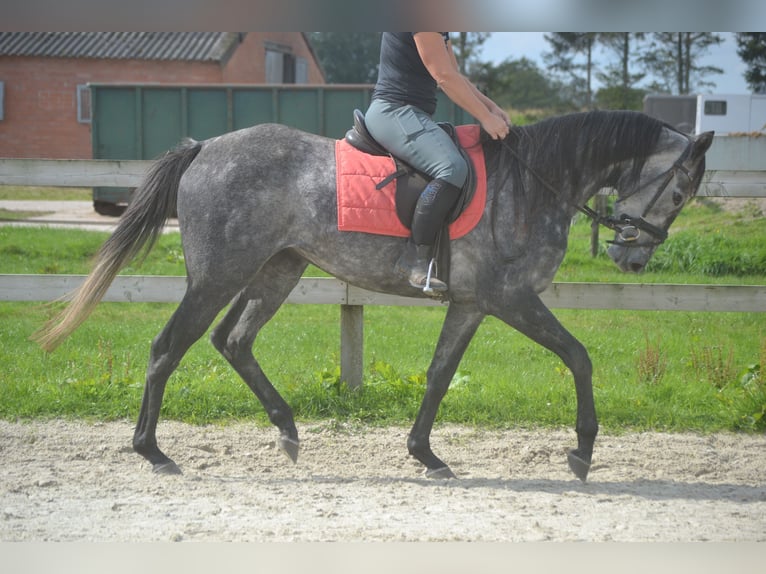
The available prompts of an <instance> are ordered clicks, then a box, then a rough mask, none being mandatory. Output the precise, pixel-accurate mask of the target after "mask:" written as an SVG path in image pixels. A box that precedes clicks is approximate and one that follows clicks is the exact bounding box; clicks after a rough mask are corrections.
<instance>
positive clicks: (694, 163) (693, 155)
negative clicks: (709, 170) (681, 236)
mask: <svg viewBox="0 0 766 574" xmlns="http://www.w3.org/2000/svg"><path fill="white" fill-rule="evenodd" d="M665 132H666V133H665V134H664V135H663V138H661V140H660V143H659V144H658V146H657V150H658V151H657V152H656V153H655V154H654V155H652V156H650V157H649V158H648V159H647V161H646V163H645V164H644V166H643V169H642V170H641V173H640V176H639V177H638V178H636V179H635V181H634V183H633V184H632V185H631V186H629V187H628V188H627V189H624V190H622V189H621V190H620V193H619V196H618V199H617V202H616V203H615V205H614V218H613V219H612V224H613V225H612V227H613V228H615V230H616V234H615V239H614V241H613V242H612V245H611V246H610V247H609V249H608V250H607V253H608V254H609V257H611V259H612V261H614V262H615V263H616V264H617V266H618V267H619V268H620V269H621V270H622V271H629V272H633V273H639V272H641V271H643V270H644V267H646V264H647V262H648V261H649V259H650V258H651V256H652V254H653V253H654V250H655V249H656V248H657V246H659V245H660V244H661V243H662V242H663V241H665V239H666V238H667V230H668V228H669V227H670V224H671V223H673V220H674V219H675V218H676V216H677V215H678V213H679V212H680V211H681V208H682V207H683V206H684V205H685V204H686V203H687V202H688V201H689V199H691V198H692V197H693V196H694V195H695V194H696V193H697V190H698V189H699V186H700V183H701V182H702V175H703V173H704V171H705V152H706V151H707V150H708V148H709V147H710V144H711V143H712V142H713V132H706V133H703V134H700V135H699V136H696V137H690V136H687V135H685V134H682V133H680V132H677V131H674V130H671V129H669V128H665Z"/></svg>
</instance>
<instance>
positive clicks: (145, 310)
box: [0, 203, 766, 432]
mask: <svg viewBox="0 0 766 574" xmlns="http://www.w3.org/2000/svg"><path fill="white" fill-rule="evenodd" d="M763 222H764V220H763V218H758V217H754V216H753V215H752V214H750V215H748V214H747V213H745V214H739V215H737V214H728V213H724V212H720V211H719V210H717V209H715V208H714V207H713V206H709V205H705V204H702V203H699V204H698V205H695V206H693V207H690V209H688V210H686V212H684V214H682V216H681V217H679V220H678V222H677V223H676V225H675V227H674V232H673V233H672V235H671V238H670V239H669V240H668V242H667V243H666V244H665V245H664V246H662V247H661V248H660V250H659V251H658V253H657V254H656V256H655V259H656V260H659V262H658V263H657V269H656V270H653V268H650V269H649V271H648V272H647V273H645V274H644V275H641V276H626V275H624V274H621V273H620V272H619V271H616V270H614V266H613V264H612V263H611V262H610V261H608V258H606V256H604V255H603V254H600V255H599V256H598V257H597V258H595V259H593V258H591V257H590V255H589V225H588V224H587V223H586V222H579V223H577V224H576V225H575V226H574V228H573V231H572V236H571V243H570V249H569V252H568V254H567V257H566V259H565V261H564V264H563V265H562V268H561V270H560V272H559V274H558V276H557V280H559V281H615V282H617V281H619V282H631V281H635V282H672V283H735V284H743V283H751V284H764V282H766V266H760V267H759V266H758V265H756V266H753V264H752V261H763V260H764V259H763V258H764V251H765V250H766V237H765V236H766V226H764V225H763ZM716 237H719V239H715V241H714V238H716ZM105 238H106V234H103V233H96V232H87V231H83V232H77V231H65V230H41V229H33V228H7V227H6V228H0V273H85V272H86V271H87V270H88V266H89V263H88V261H89V259H90V258H91V257H92V256H93V254H94V253H95V252H96V250H97V249H98V247H99V246H100V245H101V243H102V242H103V240H104V239H105ZM604 238H605V237H602V239H604ZM694 238H696V239H697V240H698V241H700V242H703V241H711V242H712V243H711V245H714V246H715V247H716V251H715V252H708V251H706V250H697V251H696V252H695V253H693V254H691V255H690V254H689V253H688V251H689V249H688V248H682V247H679V246H680V245H687V246H688V245H691V246H694V245H696V244H695V243H694V242H693V241H692V240H693V239H694ZM683 242H686V243H683ZM719 250H720V251H721V254H719V253H718V251H719ZM666 252H667V253H666ZM744 254H747V257H745V256H744ZM692 255H693V256H692ZM663 258H664V261H663ZM716 261H718V262H719V263H716ZM721 261H724V262H725V263H726V265H725V266H723V265H721V264H720V262H721ZM126 273H129V274H163V275H174V274H183V255H182V252H181V249H180V242H179V237H178V235H177V234H168V235H165V236H163V237H162V238H161V239H160V242H159V244H158V246H157V247H156V248H155V250H154V251H153V252H152V254H151V255H150V256H149V258H148V259H147V260H146V262H145V263H144V264H143V266H141V267H135V268H130V269H128V270H126ZM311 274H314V275H317V274H321V273H319V272H318V271H317V270H312V272H311ZM174 308H175V305H166V304H131V303H107V304H102V305H100V306H99V307H98V308H97V310H96V311H95V313H94V314H93V316H91V318H90V319H89V320H88V321H87V322H86V323H85V324H84V325H83V326H82V327H81V328H80V329H79V330H78V331H76V332H75V333H74V334H73V335H72V336H71V337H70V338H69V339H68V340H67V341H66V342H65V343H64V344H63V345H62V347H60V348H59V349H58V350H57V351H56V352H55V353H53V354H50V355H46V354H45V353H43V352H42V351H40V350H39V349H38V348H37V347H36V346H35V345H34V344H33V343H31V342H30V341H29V340H28V337H29V335H30V334H31V333H32V332H33V331H34V330H35V329H37V328H38V327H39V326H40V325H41V324H42V323H43V322H44V321H45V318H46V317H47V316H48V314H49V312H50V311H49V310H48V309H47V308H46V307H45V306H41V305H38V304H28V303H0V345H2V348H3V353H2V359H0V417H2V418H6V419H14V418H16V417H20V418H34V417H40V418H47V417H84V418H93V419H119V418H125V417H127V418H131V419H132V418H135V416H136V415H137V412H138V407H139V404H140V399H141V393H142V387H143V377H144V371H145V368H146V359H147V356H148V351H149V345H150V343H151V340H152V338H153V337H154V336H155V335H156V334H157V332H159V330H160V329H161V328H162V326H163V325H164V324H165V322H166V321H167V320H168V318H169V317H170V315H171V313H172V312H173V310H174ZM444 313H445V310H444V309H443V308H404V307H375V306H369V307H366V308H365V357H364V364H365V381H364V385H363V387H362V388H361V389H359V390H357V391H350V390H349V389H347V388H346V387H345V385H343V384H342V383H341V382H340V380H339V367H338V363H339V357H338V355H339V339H340V331H339V311H338V309H337V307H335V306H323V305H285V306H283V307H282V309H280V311H279V312H278V313H277V315H276V316H275V317H274V319H273V320H272V321H271V322H270V323H269V324H268V325H267V326H266V327H265V328H264V329H263V331H262V333H261V334H260V336H259V338H258V340H257V341H256V344H255V353H256V356H257V357H258V358H259V360H260V361H261V365H262V367H263V369H264V371H265V372H266V373H268V375H269V376H270V378H271V379H272V381H273V382H274V384H275V386H276V387H277V388H278V390H279V391H280V392H281V393H282V394H283V396H284V397H285V398H286V400H287V401H288V402H289V403H290V405H291V406H292V407H293V409H294V411H295V414H296V416H297V418H298V419H299V420H304V421H305V420H317V419H327V418H332V419H337V420H354V421H363V422H366V423H370V424H390V423H400V424H409V423H411V422H412V420H413V418H414V416H415V414H416V412H417V409H418V407H419V403H420V400H421V398H422V394H423V391H424V389H425V371H426V369H427V367H428V364H429V362H430V359H431V355H432V353H433V349H434V346H435V344H436V340H437V338H438V334H439V329H440V327H441V321H442V319H443V317H444ZM556 315H557V316H558V317H559V318H560V319H561V321H562V323H564V325H566V326H567V327H568V328H569V329H570V330H571V331H572V332H573V334H574V335H575V336H577V337H578V338H579V339H580V340H581V341H582V342H583V344H584V345H585V346H586V347H587V348H588V350H589V352H590V354H591V358H592V360H593V364H594V377H593V383H594V393H595V398H596V405H597V409H598V412H599V417H600V420H601V423H602V428H604V429H607V430H609V431H611V432H618V431H620V430H623V429H642V430H645V429H654V430H658V429H661V430H669V431H681V430H698V431H704V432H711V431H717V430H750V431H753V430H764V429H765V428H766V417H765V416H764V409H766V384H765V383H764V377H763V375H762V371H761V365H763V364H764V361H766V321H765V320H764V316H763V315H762V314H757V313H749V314H748V313H684V312H673V313H657V312H630V311H582V310H556ZM163 417H167V418H173V419H178V420H184V421H190V422H194V423H210V422H225V421H230V420H239V419H248V420H253V421H256V422H258V423H263V424H266V423H267V419H266V416H265V415H264V414H263V410H262V408H261V407H260V405H259V404H258V403H257V401H256V400H255V398H254V397H253V396H252V394H251V393H250V391H249V390H248V389H247V387H246V386H245V385H244V384H243V383H242V381H241V380H239V379H238V377H237V376H236V374H235V373H234V372H233V370H232V369H231V368H230V366H229V365H228V363H226V361H225V360H224V359H223V358H222V357H221V356H220V355H219V354H218V353H217V352H216V351H215V350H214V349H213V348H212V346H211V345H210V344H209V342H208V341H207V340H205V339H203V340H201V341H199V342H198V343H197V344H195V345H194V346H193V347H192V349H191V350H190V352H189V353H188V354H187V356H186V357H185V358H184V360H183V362H182V363H181V366H180V367H179V368H178V370H177V371H176V373H175V374H174V375H173V377H172V378H171V380H170V382H169V384H168V388H167V392H166V399H165V403H164V405H163ZM574 418H575V397H574V389H573V383H572V379H571V374H570V373H568V372H567V370H566V368H565V367H564V365H563V364H562V362H561V360H560V359H559V358H558V357H556V356H555V355H553V354H551V353H549V352H548V351H546V350H544V349H543V348H542V347H539V346H537V345H535V344H534V343H532V342H531V341H530V340H528V339H526V338H524V337H522V336H521V335H519V334H518V333H516V332H515V331H513V330H512V329H510V328H508V327H507V326H505V325H504V324H502V323H501V322H500V321H498V320H496V319H494V318H487V319H486V320H485V321H484V323H483V324H482V326H481V327H480V329H479V332H478V333H477V335H476V337H475V338H474V340H473V342H472V343H471V346H470V347H469V349H468V351H467V353H466V355H465V357H464V359H463V361H462V363H461V365H460V368H459V371H458V373H457V375H456V377H455V379H454V381H453V384H452V387H451V390H450V392H449V393H448V395H447V397H446V398H445V400H444V403H443V405H442V408H441V410H440V414H439V420H441V421H451V422H459V423H466V424H480V425H488V426H495V427H504V426H513V425H520V426H541V425H542V426H566V427H571V426H572V425H573V424H574Z"/></svg>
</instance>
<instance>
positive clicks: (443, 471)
mask: <svg viewBox="0 0 766 574" xmlns="http://www.w3.org/2000/svg"><path fill="white" fill-rule="evenodd" d="M426 478H437V479H438V478H457V477H456V476H455V474H454V473H453V472H452V471H451V470H450V468H449V467H448V466H443V467H441V468H429V469H428V470H426Z"/></svg>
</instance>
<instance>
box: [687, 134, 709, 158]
mask: <svg viewBox="0 0 766 574" xmlns="http://www.w3.org/2000/svg"><path fill="white" fill-rule="evenodd" d="M714 134H715V132H704V133H701V134H700V135H698V136H697V137H696V138H694V147H693V148H692V155H691V159H692V160H697V159H699V158H701V157H702V156H703V155H704V154H705V152H706V151H707V150H708V149H710V146H711V144H712V143H713V135H714Z"/></svg>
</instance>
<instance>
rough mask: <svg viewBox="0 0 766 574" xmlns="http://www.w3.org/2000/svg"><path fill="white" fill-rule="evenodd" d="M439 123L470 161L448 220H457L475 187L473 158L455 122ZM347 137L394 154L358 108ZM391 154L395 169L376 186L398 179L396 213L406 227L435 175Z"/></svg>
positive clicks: (375, 150)
mask: <svg viewBox="0 0 766 574" xmlns="http://www.w3.org/2000/svg"><path fill="white" fill-rule="evenodd" d="M438 125H439V127H441V128H442V129H443V130H444V131H445V132H446V133H447V134H448V135H449V136H450V137H451V138H452V141H453V142H454V143H455V145H456V146H457V148H458V149H459V150H460V154H461V155H462V156H463V159H464V160H465V162H466V164H467V165H468V177H467V178H466V182H465V184H464V185H463V189H462V190H461V193H460V196H459V198H458V200H457V202H456V204H455V207H454V208H453V209H452V211H451V212H450V214H449V217H448V220H447V221H446V222H445V223H447V224H449V223H452V222H453V221H455V220H456V219H457V218H458V217H459V216H460V214H461V213H462V212H463V210H464V209H465V208H466V207H467V206H468V204H469V203H470V202H471V198H472V197H473V194H474V192H475V191H476V172H475V169H474V165H473V162H472V161H471V158H470V157H469V156H468V153H467V152H466V151H465V149H463V147H462V146H461V145H460V142H459V141H458V137H457V133H456V131H455V126H453V125H452V124H449V123H444V122H440V123H439V124H438ZM346 141H347V142H348V143H349V144H351V145H352V146H354V147H355V148H357V149H358V150H360V151H363V152H365V153H368V154H371V155H391V154H390V153H389V152H388V151H387V150H386V149H385V148H384V147H383V146H381V145H380V144H379V143H378V142H377V141H375V138H373V137H372V135H371V134H370V132H369V131H368V130H367V126H366V125H365V123H364V114H363V113H362V112H361V111H360V110H358V109H357V110H354V127H353V128H351V129H350V130H348V131H347V132H346ZM391 157H392V159H393V160H394V165H395V168H396V169H395V170H394V171H393V172H392V173H391V174H390V175H389V176H388V177H386V178H385V179H384V180H383V181H381V182H380V183H378V184H377V185H376V186H375V188H376V189H383V188H384V187H385V186H387V185H388V184H389V183H391V182H392V181H394V180H395V181H396V214H397V216H398V217H399V220H400V221H401V222H402V225H404V226H405V227H406V228H407V229H410V228H411V224H412V216H413V213H414V212H415V205H416V204H417V202H418V198H419V197H420V194H421V192H422V191H423V189H425V187H426V185H428V182H429V181H431V179H432V178H430V177H428V176H427V175H426V174H424V173H422V172H420V171H418V170H416V169H415V168H414V167H412V166H411V165H409V164H408V163H406V162H404V161H402V160H401V159H399V158H397V157H393V156H391Z"/></svg>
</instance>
